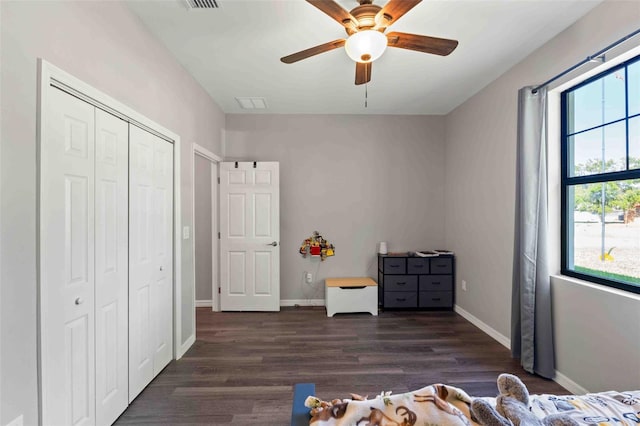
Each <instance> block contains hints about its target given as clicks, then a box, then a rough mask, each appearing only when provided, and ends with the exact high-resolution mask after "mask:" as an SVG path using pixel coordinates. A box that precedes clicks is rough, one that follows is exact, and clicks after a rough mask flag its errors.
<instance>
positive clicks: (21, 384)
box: [0, 1, 225, 425]
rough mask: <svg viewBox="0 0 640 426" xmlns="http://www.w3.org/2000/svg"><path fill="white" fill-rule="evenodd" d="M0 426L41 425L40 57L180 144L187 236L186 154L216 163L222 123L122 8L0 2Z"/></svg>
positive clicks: (188, 300)
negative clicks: (20, 420)
mask: <svg viewBox="0 0 640 426" xmlns="http://www.w3.org/2000/svg"><path fill="white" fill-rule="evenodd" d="M0 8H1V21H0V27H1V45H0V52H1V53H0V54H1V57H0V61H1V63H2V76H1V92H2V97H3V99H2V100H3V102H2V121H1V141H2V159H1V161H2V164H1V166H0V169H1V173H2V176H1V187H0V194H1V199H0V218H1V220H2V222H1V224H0V231H1V232H0V235H2V240H1V248H0V250H1V251H2V259H1V265H0V270H1V274H2V275H1V277H0V280H1V282H2V285H1V289H0V292H1V297H0V299H1V303H2V306H1V307H0V308H1V309H0V312H1V313H0V316H1V326H2V329H1V330H0V339H1V341H2V348H1V349H2V353H1V354H0V359H1V364H0V374H1V380H0V389H1V390H0V391H1V393H2V402H1V407H0V408H1V410H0V411H1V413H2V417H1V418H0V423H1V424H6V423H7V422H9V421H10V420H13V419H14V418H15V417H17V416H18V415H19V414H24V424H25V425H33V424H36V422H37V387H36V339H37V338H36V237H35V225H36V98H37V96H36V85H37V76H36V72H37V68H36V60H37V58H38V57H42V58H44V59H46V60H47V61H49V62H51V63H53V64H54V65H56V66H58V67H60V68H62V69H63V70H65V71H67V72H69V73H71V74H73V75H75V76H76V77H78V78H80V79H81V80H84V81H85V82H86V83H88V84H90V85H92V86H94V87H95V88H97V89H99V90H102V91H103V92H105V93H107V94H108V95H110V96H111V97H113V98H115V99H117V100H119V101H120V102H122V103H124V104H126V105H128V106H129V107H131V108H133V109H135V110H137V111H138V112H140V113H141V114H144V115H146V116H147V117H149V118H150V119H152V120H154V121H156V122H157V123H159V124H161V125H163V126H165V127H166V128H168V129H170V130H172V131H173V132H175V133H177V134H179V135H180V136H181V138H182V152H181V156H182V164H181V170H182V176H181V178H182V206H181V207H182V219H183V221H184V223H185V225H189V226H191V223H190V222H191V217H192V211H191V205H192V169H191V164H192V157H191V155H192V152H191V143H192V142H197V143H198V144H200V145H203V146H205V147H206V148H208V149H209V150H211V151H213V152H215V153H218V154H219V153H220V152H221V150H220V133H221V132H220V129H221V128H223V127H224V119H225V117H224V114H223V113H222V111H221V110H220V109H219V108H218V107H217V106H216V105H215V104H214V103H213V102H212V100H211V98H210V97H209V96H208V95H207V93H206V92H205V91H204V90H203V89H202V88H201V87H200V86H199V85H198V84H197V83H196V82H195V81H194V80H193V78H192V77H191V76H190V75H189V74H187V73H186V71H185V70H184V69H183V68H182V67H181V66H180V65H179V64H178V63H177V62H176V61H175V60H174V59H173V58H172V56H171V55H170V54H169V53H168V51H167V50H166V49H165V48H164V47H163V46H162V45H161V44H160V43H159V42H158V41H157V40H156V39H155V38H154V37H153V36H151V34H149V33H148V31H147V30H146V29H145V28H144V27H143V25H142V24H141V22H140V21H139V20H138V18H137V17H136V16H135V15H133V14H132V13H131V12H130V11H129V10H128V9H127V8H126V6H125V5H124V4H122V3H118V2H108V1H105V2H98V1H92V2H67V1H62V2H53V1H45V2H34V1H28V2H7V1H2V2H0ZM179 243H181V244H182V253H183V257H182V270H183V276H182V281H183V284H184V291H183V294H182V300H183V301H184V303H185V306H183V314H184V319H183V330H182V336H183V338H184V339H186V338H188V337H189V336H190V335H191V334H193V332H194V324H193V323H192V318H191V315H192V312H193V311H192V308H191V306H192V305H193V299H194V285H193V283H194V277H193V273H192V265H193V256H192V245H191V240H187V241H184V240H183V241H181V242H179Z"/></svg>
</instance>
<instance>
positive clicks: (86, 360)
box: [39, 89, 95, 425]
mask: <svg viewBox="0 0 640 426" xmlns="http://www.w3.org/2000/svg"><path fill="white" fill-rule="evenodd" d="M46 111H47V113H46V115H45V116H44V117H43V119H44V120H45V121H44V123H43V135H42V141H41V146H40V161H41V165H40V210H39V213H40V256H41V257H40V315H41V316H40V339H41V341H40V346H41V347H40V362H41V380H42V424H45V425H92V424H94V423H95V375H94V371H95V364H94V362H95V352H94V350H95V346H94V343H95V340H94V336H95V334H94V286H95V282H94V281H95V280H94V242H95V238H94V236H95V235H94V147H95V143H94V139H95V134H94V107H93V106H91V105H89V104H87V103H85V102H83V101H81V100H79V99H77V98H75V97H73V96H71V95H68V94H66V93H64V92H62V91H60V90H56V89H52V90H50V91H49V98H48V105H47V107H46Z"/></svg>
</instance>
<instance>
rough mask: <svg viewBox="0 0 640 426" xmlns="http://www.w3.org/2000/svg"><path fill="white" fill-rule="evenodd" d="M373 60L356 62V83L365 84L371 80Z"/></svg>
mask: <svg viewBox="0 0 640 426" xmlns="http://www.w3.org/2000/svg"><path fill="white" fill-rule="evenodd" d="M372 63H373V62H367V63H363V62H356V84H365V83H368V82H369V81H371V64H372Z"/></svg>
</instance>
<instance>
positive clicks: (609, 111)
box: [567, 70, 626, 134]
mask: <svg viewBox="0 0 640 426" xmlns="http://www.w3.org/2000/svg"><path fill="white" fill-rule="evenodd" d="M625 115H626V105H625V82H624V70H619V71H616V72H613V73H611V74H609V75H607V76H604V77H603V78H600V79H598V80H595V81H593V82H591V83H589V84H587V85H585V86H582V87H580V88H579V89H576V90H574V91H572V92H569V93H568V95H567V134H573V133H576V132H580V131H582V130H586V129H590V128H592V127H596V126H600V125H602V124H605V123H610V122H612V121H616V120H619V119H621V118H624V117H625Z"/></svg>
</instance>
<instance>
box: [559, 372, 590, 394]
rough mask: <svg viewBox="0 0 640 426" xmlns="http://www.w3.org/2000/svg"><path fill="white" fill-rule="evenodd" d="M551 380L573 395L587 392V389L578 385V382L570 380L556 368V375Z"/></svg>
mask: <svg viewBox="0 0 640 426" xmlns="http://www.w3.org/2000/svg"><path fill="white" fill-rule="evenodd" d="M553 381H554V382H556V383H557V384H559V385H560V386H562V387H563V388H565V389H566V390H568V391H569V392H571V393H572V394H574V395H585V394H588V393H589V391H588V390H587V389H585V388H583V387H582V386H580V385H579V384H577V383H576V382H574V381H573V380H571V379H570V378H568V377H567V376H565V375H564V374H562V373H560V372H559V371H557V370H556V377H554V378H553Z"/></svg>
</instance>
